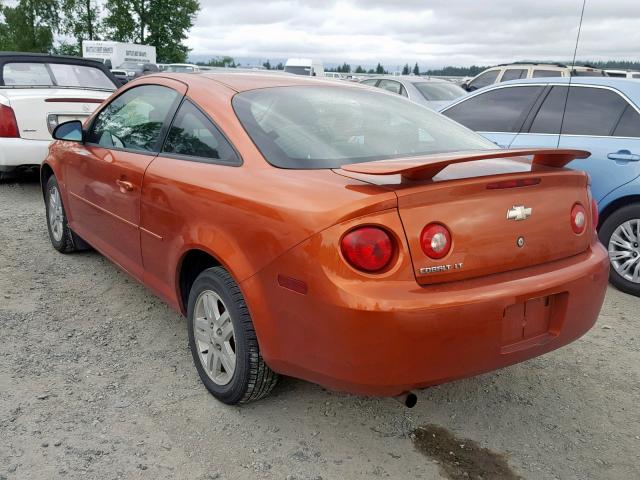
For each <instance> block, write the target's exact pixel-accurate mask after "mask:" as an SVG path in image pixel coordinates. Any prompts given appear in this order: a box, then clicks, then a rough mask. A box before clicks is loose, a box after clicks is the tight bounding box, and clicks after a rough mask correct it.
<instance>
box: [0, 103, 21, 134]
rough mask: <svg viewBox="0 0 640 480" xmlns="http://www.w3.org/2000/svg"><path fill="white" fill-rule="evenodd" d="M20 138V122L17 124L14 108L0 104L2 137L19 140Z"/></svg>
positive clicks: (0, 131) (0, 132)
mask: <svg viewBox="0 0 640 480" xmlns="http://www.w3.org/2000/svg"><path fill="white" fill-rule="evenodd" d="M19 136H20V132H19V131H18V122H16V116H15V114H14V113H13V108H11V107H8V106H6V105H1V104H0V137H3V138H18V137H19Z"/></svg>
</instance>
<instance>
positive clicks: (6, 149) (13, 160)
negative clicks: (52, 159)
mask: <svg viewBox="0 0 640 480" xmlns="http://www.w3.org/2000/svg"><path fill="white" fill-rule="evenodd" d="M50 143H51V141H49V140H30V139H26V138H0V172H4V173H9V172H12V171H15V170H17V169H20V168H19V167H28V166H33V165H36V166H38V167H39V166H40V164H42V162H43V160H44V159H45V158H46V156H47V151H48V149H49V145H50Z"/></svg>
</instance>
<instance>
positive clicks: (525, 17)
mask: <svg viewBox="0 0 640 480" xmlns="http://www.w3.org/2000/svg"><path fill="white" fill-rule="evenodd" d="M200 4H201V7H202V10H201V12H200V14H199V15H198V18H197V21H196V24H195V26H194V27H193V28H192V30H191V32H190V34H189V38H188V40H187V42H186V43H187V45H188V46H189V47H190V48H191V49H192V51H191V54H192V55H191V56H192V57H201V56H204V57H208V56H219V55H229V56H232V57H235V58H256V59H263V60H267V59H286V58H289V57H312V58H317V59H319V60H322V61H324V62H325V63H338V62H339V63H341V62H344V61H346V62H347V63H351V64H352V65H358V64H363V65H365V64H367V65H370V64H375V63H377V62H378V61H381V62H382V63H383V64H386V65H388V66H394V65H396V64H398V65H402V64H404V63H405V62H408V63H410V64H411V65H413V64H414V63H415V62H418V64H419V65H420V66H421V67H422V68H438V67H442V66H445V65H456V66H468V65H473V64H480V65H489V64H497V63H505V62H510V61H515V60H525V59H539V60H542V59H544V60H556V61H567V60H570V59H571V58H572V57H573V51H574V47H575V42H576V35H577V32H578V24H579V20H580V11H581V9H582V0H471V1H469V0H395V1H392V0H337V1H330V0H329V1H322V0H278V1H269V0H236V1H234V0H224V1H223V0H200ZM577 58H578V59H582V60H587V59H589V60H609V59H615V60H637V61H640V0H608V1H607V0H587V3H586V9H585V15H584V22H583V26H582V35H581V40H580V43H579V47H578V57H577Z"/></svg>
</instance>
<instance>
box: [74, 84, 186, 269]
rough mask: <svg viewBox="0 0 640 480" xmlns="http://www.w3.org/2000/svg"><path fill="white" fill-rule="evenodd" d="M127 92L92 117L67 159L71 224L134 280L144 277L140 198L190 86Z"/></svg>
mask: <svg viewBox="0 0 640 480" xmlns="http://www.w3.org/2000/svg"><path fill="white" fill-rule="evenodd" d="M157 81H158V83H163V84H162V85H160V84H142V85H137V86H135V87H132V88H129V89H127V90H125V91H124V92H123V93H121V94H120V95H118V96H117V97H116V98H114V99H113V100H112V101H111V102H110V103H109V104H107V105H106V106H104V107H103V108H102V109H101V110H100V112H99V113H98V114H97V115H96V116H95V117H94V119H93V121H92V124H91V125H90V127H89V129H88V132H87V134H86V136H85V142H84V143H83V144H82V145H81V147H79V148H78V149H77V150H76V151H74V152H73V153H72V154H70V155H69V158H67V159H65V181H66V188H67V191H68V202H69V210H70V221H71V227H72V228H73V229H74V230H75V231H76V232H77V233H78V234H79V235H80V236H81V237H83V238H85V239H86V240H87V241H88V242H89V243H90V244H91V245H93V246H94V247H95V248H97V249H98V250H100V251H101V252H102V253H103V254H105V255H106V256H108V257H110V258H111V259H112V260H113V261H114V262H116V263H117V264H119V265H120V266H121V267H122V268H124V269H125V270H126V271H128V272H129V273H130V274H131V275H133V276H134V277H136V278H142V257H141V253H140V232H139V225H140V198H141V189H142V180H143V177H144V173H145V171H146V169H147V167H148V166H149V164H150V163H151V162H152V161H153V159H154V158H155V157H156V156H157V154H158V152H159V149H160V146H161V144H162V140H163V138H164V135H165V134H166V129H167V127H168V123H169V121H170V119H171V117H172V115H173V114H174V113H175V110H176V109H177V106H178V104H179V102H180V101H181V99H182V97H183V96H184V94H185V93H186V87H185V86H184V85H183V84H182V83H179V82H175V81H169V80H167V81H163V80H157Z"/></svg>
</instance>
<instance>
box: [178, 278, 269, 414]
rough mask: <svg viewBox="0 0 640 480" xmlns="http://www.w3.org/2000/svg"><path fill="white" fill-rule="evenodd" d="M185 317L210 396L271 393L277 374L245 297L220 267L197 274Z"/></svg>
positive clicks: (231, 398) (230, 400) (244, 398)
mask: <svg viewBox="0 0 640 480" xmlns="http://www.w3.org/2000/svg"><path fill="white" fill-rule="evenodd" d="M187 319H188V330H189V347H190V348H191V354H192V356H193V361H194V363H195V366H196V369H197V370H198V374H199V375H200V379H201V380H202V383H204V385H205V387H207V390H209V392H211V394H212V395H213V396H214V397H216V398H217V399H218V400H220V401H221V402H224V403H226V404H229V405H236V404H241V403H248V402H251V401H254V400H258V399H260V398H262V397H265V396H266V395H268V394H269V393H270V392H271V390H272V389H273V387H275V385H276V383H277V381H278V375H277V374H276V373H275V372H273V371H272V370H271V369H270V368H269V367H268V366H267V364H266V363H265V362H264V359H263V358H262V355H261V354H260V348H259V346H258V339H257V337H256V333H255V330H254V328H253V322H252V320H251V315H250V314H249V310H248V308H247V305H246V303H245V300H244V297H243V296H242V293H241V292H240V288H239V287H238V284H237V283H236V282H235V281H234V280H233V278H232V277H231V275H229V273H228V272H227V271H226V270H225V269H224V268H222V267H214V268H209V269H208V270H205V271H204V272H202V273H201V274H200V275H199V276H198V278H196V280H195V282H194V283H193V287H192V288H191V291H190V292H189V305H188V309H187Z"/></svg>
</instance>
